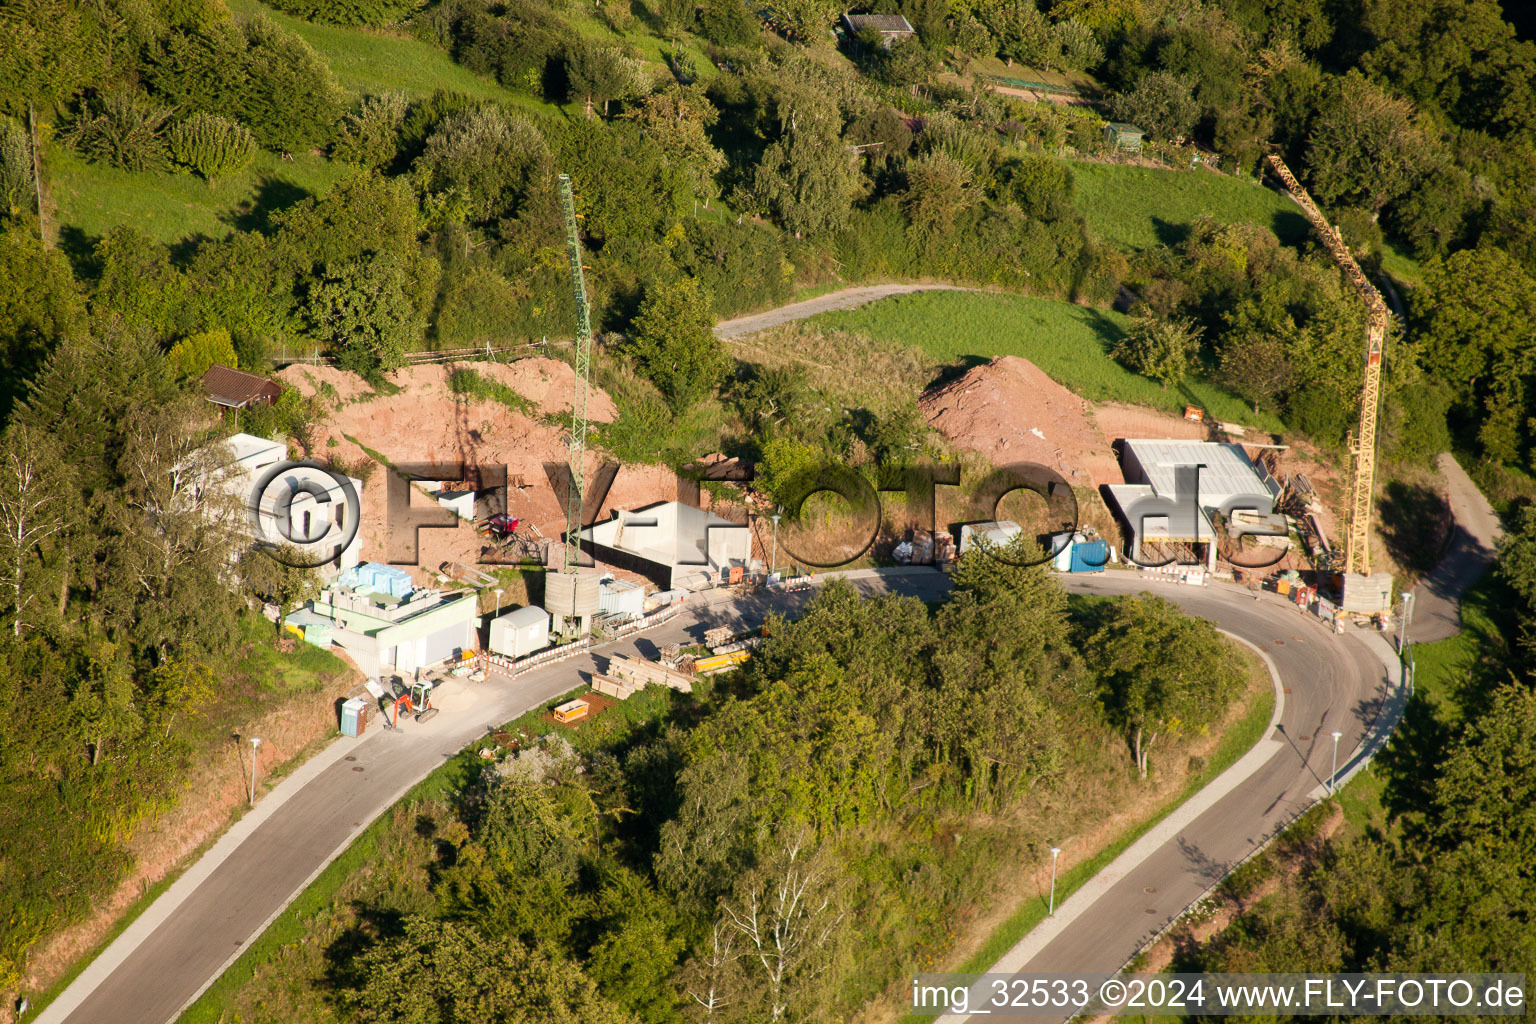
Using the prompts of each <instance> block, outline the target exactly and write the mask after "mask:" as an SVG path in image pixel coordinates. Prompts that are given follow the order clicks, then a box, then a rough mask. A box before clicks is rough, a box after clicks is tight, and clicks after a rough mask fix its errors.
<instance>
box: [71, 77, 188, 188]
mask: <svg viewBox="0 0 1536 1024" xmlns="http://www.w3.org/2000/svg"><path fill="white" fill-rule="evenodd" d="M171 114H172V109H171V108H170V107H166V106H162V105H160V104H159V103H156V102H155V101H154V100H152V99H150V98H149V97H148V96H146V95H145V94H144V93H142V92H138V91H136V90H131V89H119V90H117V91H116V92H110V93H107V94H106V95H104V96H98V97H96V98H94V99H91V100H87V101H86V102H85V104H84V105H83V107H82V109H81V111H80V113H79V115H77V116H76V118H75V120H74V123H73V124H72V125H70V127H69V128H68V129H67V130H66V132H65V138H67V139H68V140H69V141H70V142H71V143H72V144H73V145H74V147H75V148H76V149H77V150H79V151H80V152H81V153H82V154H83V155H85V156H87V157H89V158H90V159H92V160H101V161H104V162H106V163H109V164H111V165H112V166H114V167H121V168H122V169H123V170H125V171H154V170H160V169H162V168H164V167H165V123H166V122H167V121H169V120H170V119H171Z"/></svg>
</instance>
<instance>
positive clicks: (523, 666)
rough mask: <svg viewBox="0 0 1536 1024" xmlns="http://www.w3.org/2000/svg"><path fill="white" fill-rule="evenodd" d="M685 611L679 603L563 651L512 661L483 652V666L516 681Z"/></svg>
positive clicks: (566, 646) (563, 646) (565, 646)
mask: <svg viewBox="0 0 1536 1024" xmlns="http://www.w3.org/2000/svg"><path fill="white" fill-rule="evenodd" d="M682 609H683V602H682V601H676V602H674V603H672V604H669V605H667V606H666V607H665V608H659V609H657V610H656V611H654V612H651V613H650V614H649V615H644V616H641V617H640V618H638V619H631V620H629V621H628V622H625V623H621V624H619V625H618V626H615V627H612V628H611V629H610V630H609V631H608V633H607V635H605V636H600V637H599V636H590V635H589V636H584V637H582V638H581V639H580V640H577V641H575V642H573V643H568V644H561V645H560V646H559V647H549V648H546V649H545V650H542V651H535V652H534V653H533V654H525V655H524V656H523V657H521V658H509V657H507V656H506V655H504V654H496V653H494V652H491V651H482V652H481V654H480V659H481V662H480V664H481V667H482V668H484V669H485V670H486V672H487V673H489V672H490V671H491V670H492V669H494V670H495V671H497V672H500V673H501V674H502V675H504V676H507V677H509V678H515V677H517V676H518V675H520V674H522V673H524V672H531V671H532V670H533V669H536V668H538V667H539V666H541V665H548V664H550V663H551V662H556V661H564V660H565V659H566V658H574V657H575V656H576V655H578V654H580V653H582V652H583V651H590V650H591V649H592V648H594V647H601V646H602V645H604V644H606V643H610V642H612V641H614V640H620V639H622V638H624V637H626V636H633V635H634V634H636V633H640V632H644V631H645V630H647V629H650V628H651V627H653V626H659V625H661V624H662V623H663V622H667V621H668V620H670V619H673V618H675V617H676V616H677V613H678V612H680V611H682Z"/></svg>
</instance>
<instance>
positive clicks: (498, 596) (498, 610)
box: [491, 587, 502, 615]
mask: <svg viewBox="0 0 1536 1024" xmlns="http://www.w3.org/2000/svg"><path fill="white" fill-rule="evenodd" d="M501 591H502V588H501V587H497V588H496V610H495V611H494V612H492V613H491V614H492V615H500V614H501Z"/></svg>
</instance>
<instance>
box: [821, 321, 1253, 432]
mask: <svg viewBox="0 0 1536 1024" xmlns="http://www.w3.org/2000/svg"><path fill="white" fill-rule="evenodd" d="M811 322H812V323H814V324H817V325H819V326H821V327H823V328H825V329H828V330H841V331H851V332H857V333H860V334H865V335H868V336H870V337H872V338H874V339H876V340H877V341H882V342H888V343H893V344H898V345H910V346H914V347H916V348H918V349H920V350H922V351H923V352H924V353H926V354H927V355H928V356H930V357H932V358H933V359H936V360H938V361H939V362H941V363H948V364H954V363H961V362H966V361H975V362H980V361H983V360H986V359H990V358H992V357H994V356H1023V357H1024V358H1025V359H1028V360H1029V361H1030V362H1032V363H1034V364H1035V365H1036V366H1038V367H1040V369H1042V370H1044V371H1045V372H1046V373H1047V374H1049V375H1050V376H1051V378H1052V379H1054V380H1056V381H1057V382H1059V383H1060V384H1062V385H1063V386H1065V387H1067V388H1069V389H1071V390H1072V391H1073V392H1075V393H1076V394H1079V395H1081V396H1082V397H1084V398H1087V399H1090V400H1092V401H1096V402H1099V401H1115V402H1131V403H1135V404H1137V405H1145V406H1150V407H1152V408H1154V409H1162V410H1165V411H1168V412H1182V411H1183V409H1184V405H1185V404H1186V403H1193V404H1196V405H1199V406H1201V407H1203V408H1204V409H1206V410H1207V411H1208V412H1209V413H1210V414H1211V415H1213V416H1215V417H1216V418H1217V419H1220V420H1223V421H1233V422H1238V423H1245V424H1252V425H1254V426H1258V427H1261V428H1263V429H1265V430H1280V429H1283V425H1282V424H1281V423H1280V421H1279V420H1277V419H1276V418H1275V417H1274V416H1273V415H1270V414H1268V413H1264V414H1261V415H1259V416H1254V415H1253V410H1252V408H1251V407H1250V406H1248V405H1246V404H1245V403H1244V402H1243V401H1242V400H1241V399H1239V398H1237V397H1236V396H1234V395H1231V394H1229V393H1227V392H1226V391H1223V390H1222V389H1221V388H1219V387H1217V386H1216V385H1214V384H1212V383H1210V382H1209V381H1207V380H1203V379H1199V378H1192V379H1190V380H1187V381H1186V382H1185V383H1184V384H1183V385H1181V386H1179V387H1172V388H1164V387H1162V386H1161V385H1159V384H1158V383H1157V382H1156V381H1153V380H1150V379H1148V378H1146V377H1142V376H1140V375H1139V374H1135V373H1132V372H1131V371H1130V370H1127V369H1126V368H1125V367H1123V366H1121V365H1120V364H1119V363H1117V362H1115V361H1114V360H1113V359H1111V358H1110V357H1109V353H1108V350H1109V347H1110V346H1111V345H1113V344H1114V342H1115V341H1116V340H1118V339H1119V338H1120V337H1121V336H1122V334H1123V333H1124V331H1125V328H1126V326H1127V324H1129V322H1130V320H1129V318H1128V317H1125V316H1122V315H1121V314H1119V313H1115V312H1112V311H1109V310H1101V309H1091V308H1088V307H1086V306H1079V305H1076V304H1075V303H1071V302H1060V301H1055V300H1052V299H1038V298H1031V297H1029V296H1025V295H1004V294H997V293H992V292H948V291H932V292H918V293H915V294H912V295H897V296H893V297H891V298H888V299H882V300H880V301H879V302H873V303H870V304H869V305H867V306H861V307H859V308H858V309H851V310H841V311H838V312H834V313H823V314H822V315H820V316H818V317H815V318H813V320H812V321H811Z"/></svg>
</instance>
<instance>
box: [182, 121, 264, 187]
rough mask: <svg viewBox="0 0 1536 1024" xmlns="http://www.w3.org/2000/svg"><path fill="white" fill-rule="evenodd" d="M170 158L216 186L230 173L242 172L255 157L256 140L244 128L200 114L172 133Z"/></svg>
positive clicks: (233, 122)
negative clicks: (219, 180)
mask: <svg viewBox="0 0 1536 1024" xmlns="http://www.w3.org/2000/svg"><path fill="white" fill-rule="evenodd" d="M170 141H171V156H172V157H174V158H175V160H176V162H177V163H178V164H181V165H182V166H183V167H186V168H189V169H190V170H193V171H196V172H197V173H198V174H201V175H202V176H203V178H204V179H205V180H206V181H207V182H208V184H209V186H212V185H213V182H214V178H215V177H219V178H222V177H223V176H224V175H225V174H228V173H229V172H231V171H238V170H241V169H243V168H244V167H245V166H246V165H247V164H249V163H250V162H251V157H252V156H254V155H255V153H256V140H255V139H253V138H252V137H251V133H250V132H249V131H248V130H247V129H246V128H245V126H244V125H241V124H239V123H238V122H235V121H231V120H229V119H227V118H223V117H220V116H219V115H217V114H205V113H203V112H201V111H199V112H197V113H196V114H193V115H192V116H191V117H189V118H187V119H186V120H185V121H182V122H180V123H178V124H177V125H176V126H175V127H174V128H172V129H171V134H170Z"/></svg>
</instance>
